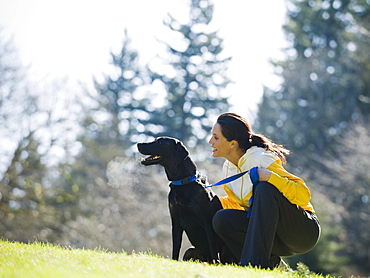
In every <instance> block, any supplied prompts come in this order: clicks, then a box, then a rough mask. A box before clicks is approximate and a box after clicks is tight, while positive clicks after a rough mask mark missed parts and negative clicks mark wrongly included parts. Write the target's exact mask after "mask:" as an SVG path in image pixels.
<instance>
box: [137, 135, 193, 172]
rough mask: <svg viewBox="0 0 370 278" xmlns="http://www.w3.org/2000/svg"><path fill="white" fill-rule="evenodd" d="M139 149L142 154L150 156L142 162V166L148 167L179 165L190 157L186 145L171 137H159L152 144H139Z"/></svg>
mask: <svg viewBox="0 0 370 278" xmlns="http://www.w3.org/2000/svg"><path fill="white" fill-rule="evenodd" d="M137 148H138V150H139V152H140V153H141V154H144V155H149V157H146V158H143V159H142V160H141V164H143V165H146V166H148V165H154V164H161V165H162V164H168V163H175V164H179V163H180V162H182V161H184V160H185V159H186V158H187V157H188V156H189V152H188V150H187V149H186V147H185V146H184V144H183V143H182V142H181V141H179V140H177V139H175V138H171V137H159V138H157V139H156V140H154V141H152V142H147V143H138V144H137Z"/></svg>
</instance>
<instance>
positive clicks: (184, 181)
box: [171, 175, 197, 185]
mask: <svg viewBox="0 0 370 278" xmlns="http://www.w3.org/2000/svg"><path fill="white" fill-rule="evenodd" d="M196 179H197V175H194V176H190V177H187V178H183V179H182V180H177V181H171V183H172V184H173V185H184V184H188V183H191V182H193V181H195V180H196Z"/></svg>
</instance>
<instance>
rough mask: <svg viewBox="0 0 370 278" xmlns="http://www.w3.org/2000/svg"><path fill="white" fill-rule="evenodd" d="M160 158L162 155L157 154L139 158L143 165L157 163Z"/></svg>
mask: <svg viewBox="0 0 370 278" xmlns="http://www.w3.org/2000/svg"><path fill="white" fill-rule="evenodd" d="M161 160H162V157H161V156H159V155H151V156H149V157H146V158H142V159H141V164H143V165H151V164H158V162H160V161H161Z"/></svg>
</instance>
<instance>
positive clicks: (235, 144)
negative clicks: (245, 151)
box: [230, 140, 239, 148]
mask: <svg viewBox="0 0 370 278" xmlns="http://www.w3.org/2000/svg"><path fill="white" fill-rule="evenodd" d="M230 146H231V147H232V148H238V147H239V142H238V141H236V140H232V141H231V144H230Z"/></svg>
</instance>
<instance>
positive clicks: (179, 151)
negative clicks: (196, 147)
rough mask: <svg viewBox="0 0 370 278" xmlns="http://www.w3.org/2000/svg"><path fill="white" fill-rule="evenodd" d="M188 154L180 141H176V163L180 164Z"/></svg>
mask: <svg viewBox="0 0 370 278" xmlns="http://www.w3.org/2000/svg"><path fill="white" fill-rule="evenodd" d="M188 156H189V151H188V150H187V149H186V147H185V145H184V144H183V143H182V142H181V141H176V164H180V163H181V162H183V161H184V160H185V159H186V158H188Z"/></svg>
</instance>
